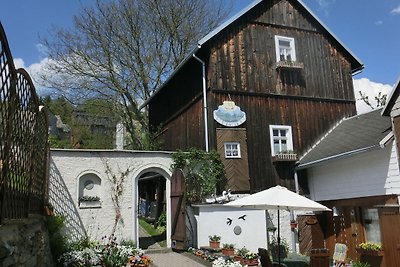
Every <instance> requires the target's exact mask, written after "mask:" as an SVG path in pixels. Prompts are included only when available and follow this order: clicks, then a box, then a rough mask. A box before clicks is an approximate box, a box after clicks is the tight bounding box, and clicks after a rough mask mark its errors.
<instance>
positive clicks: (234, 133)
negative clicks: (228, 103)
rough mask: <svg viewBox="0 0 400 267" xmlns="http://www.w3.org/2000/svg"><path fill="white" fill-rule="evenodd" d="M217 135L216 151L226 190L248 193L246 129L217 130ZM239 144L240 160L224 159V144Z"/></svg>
mask: <svg viewBox="0 0 400 267" xmlns="http://www.w3.org/2000/svg"><path fill="white" fill-rule="evenodd" d="M216 135H217V151H218V152H219V154H220V157H221V160H222V163H223V164H224V166H225V173H226V178H227V181H226V188H229V189H231V190H232V191H234V192H237V191H241V192H243V191H245V192H247V191H249V190H250V177H249V161H248V156H247V154H248V153H247V137H246V129H243V128H237V129H232V128H228V129H227V128H218V129H217V131H216ZM226 142H239V144H240V154H241V155H240V158H225V143H226Z"/></svg>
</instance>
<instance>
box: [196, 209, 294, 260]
mask: <svg viewBox="0 0 400 267" xmlns="http://www.w3.org/2000/svg"><path fill="white" fill-rule="evenodd" d="M198 208H199V214H198V216H196V219H197V241H198V243H197V247H201V246H208V237H209V236H210V235H219V236H221V246H222V244H223V243H229V244H235V248H242V247H246V248H247V249H249V250H250V251H252V252H257V250H258V248H266V247H267V243H268V239H267V227H268V226H275V227H278V216H277V211H276V210H269V211H268V212H267V211H264V210H254V209H244V208H234V207H227V206H223V205H217V204H215V205H199V206H198ZM242 215H247V216H246V217H245V218H246V220H245V221H243V220H239V219H238V218H239V217H240V216H242ZM227 218H231V219H232V224H231V225H228V224H227ZM280 225H281V227H280V231H281V238H282V239H285V240H286V241H287V243H288V245H289V249H291V247H292V245H291V243H292V242H291V237H292V231H291V229H290V213H289V212H288V211H286V210H281V211H280ZM235 226H240V227H241V228H242V233H241V234H240V235H236V234H235V233H234V232H233V229H234V227H235ZM276 234H277V232H276V233H275V237H276ZM271 238H272V235H271Z"/></svg>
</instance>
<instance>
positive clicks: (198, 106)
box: [158, 95, 213, 151]
mask: <svg viewBox="0 0 400 267" xmlns="http://www.w3.org/2000/svg"><path fill="white" fill-rule="evenodd" d="M162 126H163V130H162V132H161V134H160V136H159V137H158V138H159V140H161V141H162V146H163V149H165V150H172V151H174V150H177V149H181V150H185V149H189V148H192V147H196V148H199V149H204V147H205V139H204V118H203V99H202V98H201V95H199V96H198V97H195V98H194V100H193V101H192V102H191V105H189V106H185V108H183V109H181V110H180V111H179V112H178V113H177V114H175V116H172V117H171V118H170V119H169V120H167V121H165V122H163V124H162ZM211 149H213V147H211Z"/></svg>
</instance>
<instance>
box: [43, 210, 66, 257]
mask: <svg viewBox="0 0 400 267" xmlns="http://www.w3.org/2000/svg"><path fill="white" fill-rule="evenodd" d="M64 222H65V218H64V216H61V215H55V216H49V217H46V219H45V225H46V228H47V231H48V232H49V239H50V250H51V255H52V256H53V260H54V261H56V260H57V259H58V258H59V257H60V256H61V255H62V254H63V253H65V252H67V251H68V249H69V248H68V241H67V237H66V236H65V235H64V232H63V229H64Z"/></svg>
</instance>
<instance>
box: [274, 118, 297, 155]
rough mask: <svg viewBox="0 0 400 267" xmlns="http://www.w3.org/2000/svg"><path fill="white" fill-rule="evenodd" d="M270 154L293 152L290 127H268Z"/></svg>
mask: <svg viewBox="0 0 400 267" xmlns="http://www.w3.org/2000/svg"><path fill="white" fill-rule="evenodd" d="M269 134H270V138H271V154H272V156H275V155H276V154H279V153H284V152H288V151H293V139H292V127H291V126H288V125H270V126H269Z"/></svg>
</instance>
